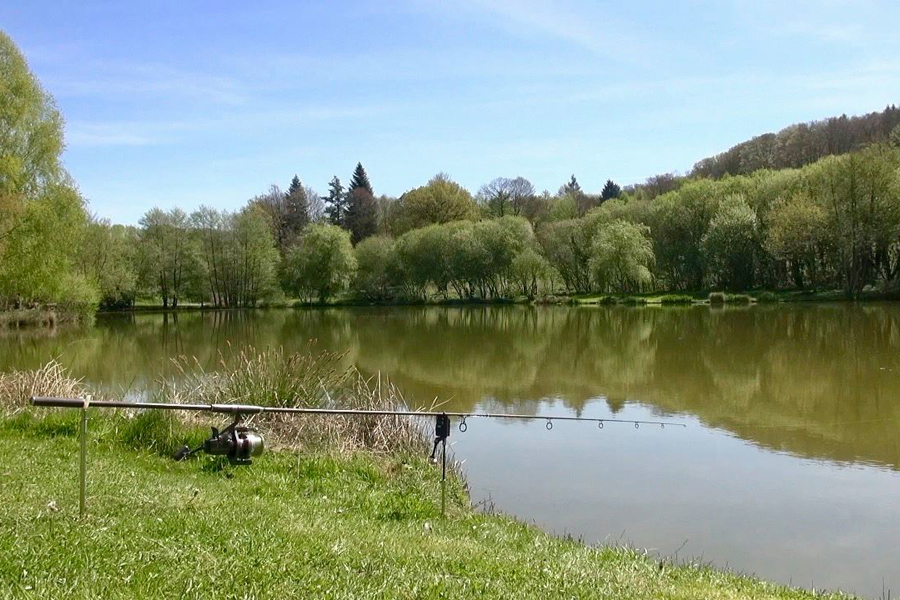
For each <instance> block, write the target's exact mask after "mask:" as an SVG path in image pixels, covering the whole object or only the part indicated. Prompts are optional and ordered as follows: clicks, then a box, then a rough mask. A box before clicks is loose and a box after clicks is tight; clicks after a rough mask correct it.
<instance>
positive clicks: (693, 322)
mask: <svg viewBox="0 0 900 600" xmlns="http://www.w3.org/2000/svg"><path fill="white" fill-rule="evenodd" d="M311 338H315V339H317V340H318V341H319V345H320V346H321V347H324V348H327V349H331V350H336V351H341V352H344V351H346V352H347V355H346V358H345V360H346V361H347V364H348V365H349V364H355V365H356V366H357V367H358V368H359V369H360V370H361V371H363V372H364V373H367V374H374V373H383V374H386V375H388V376H389V377H390V378H391V379H392V380H393V381H394V383H396V384H397V385H398V387H400V389H401V390H402V391H403V392H404V395H405V396H406V398H407V400H408V401H409V402H410V403H411V404H414V405H416V406H423V405H430V404H431V402H432V399H433V398H438V399H440V400H441V401H444V402H445V403H446V404H445V405H444V406H446V409H447V410H458V411H471V410H491V411H505V412H517V413H526V414H540V415H581V416H588V417H613V418H622V419H658V418H665V419H669V420H673V421H679V422H683V423H686V424H687V425H688V427H687V428H686V429H681V428H674V427H667V428H665V429H660V428H659V427H649V426H643V427H641V428H640V429H635V428H634V426H633V425H618V426H616V425H613V424H610V425H607V426H606V427H605V428H604V429H602V430H600V429H598V428H597V426H596V425H594V424H591V423H577V422H563V421H558V422H556V423H554V427H553V429H552V430H551V431H548V430H546V429H545V423H544V422H543V421H512V422H510V421H499V420H484V419H477V420H476V419H470V420H469V422H468V425H469V427H468V431H467V432H465V433H460V432H459V431H458V430H457V429H455V428H454V429H453V430H452V434H451V438H450V440H451V441H452V442H453V450H454V453H455V455H456V457H457V458H459V459H461V460H463V461H464V470H465V473H466V476H467V478H468V481H469V482H470V484H471V488H472V497H473V500H474V501H476V502H480V501H483V500H489V501H490V502H492V503H493V504H494V506H495V507H496V508H498V509H500V510H502V511H505V512H508V513H511V514H513V515H516V516H518V517H520V518H522V519H524V520H528V521H533V522H535V523H536V524H537V525H539V526H540V527H542V528H544V529H546V530H548V531H551V532H554V533H557V534H571V535H573V536H576V537H580V538H582V539H584V541H586V542H589V543H594V542H607V543H622V544H632V545H635V546H639V547H642V548H648V549H649V550H650V551H651V552H652V553H655V554H658V555H660V556H668V557H671V556H674V555H676V554H677V557H678V559H679V560H691V559H698V560H701V561H705V562H711V563H713V564H714V565H716V566H720V567H724V566H727V567H730V568H733V569H735V570H738V571H742V572H747V573H755V574H757V575H759V576H761V577H765V578H768V579H772V580H776V581H781V582H784V583H793V584H794V585H800V586H804V587H810V586H815V587H817V588H820V587H826V588H841V589H845V590H848V591H854V592H857V593H860V594H863V595H865V596H870V597H875V596H878V597H880V596H881V594H882V590H883V589H892V590H893V591H894V594H895V595H896V594H897V593H898V592H900V473H898V469H900V435H898V434H900V305H890V304H884V305H877V304H870V305H862V306H858V305H852V304H835V305H810V306H793V305H780V306H754V307H747V308H726V309H711V308H709V307H690V308H659V307H652V308H651V307H647V308H606V307H590V308H589V307H582V308H568V307H523V306H514V307H465V308H435V307H429V308H422V307H410V308H373V309H328V310H316V309H310V310H258V311H244V312H241V311H227V312H210V313H182V314H177V315H173V314H170V315H162V314H154V315H150V314H148V315H136V316H105V317H100V318H98V319H97V322H96V324H95V325H94V326H93V327H90V328H79V329H61V330H59V331H57V332H55V333H54V334H52V335H49V336H48V335H46V334H42V333H39V332H34V331H25V332H19V333H17V332H13V333H9V332H7V333H4V334H2V336H0V369H10V368H30V367H34V366H38V365H40V364H42V363H43V362H46V361H47V360H49V359H50V358H53V357H56V358H58V359H59V360H61V361H62V362H63V363H64V364H66V365H68V366H69V367H70V368H71V370H72V372H73V374H75V375H77V376H83V377H84V378H85V379H86V380H87V381H89V382H91V383H95V384H99V385H102V386H105V387H107V388H108V389H113V390H117V391H120V392H121V393H123V394H129V395H134V394H136V393H139V392H140V390H141V389H143V388H145V387H146V386H147V385H148V383H149V382H152V381H153V380H154V379H155V378H158V377H162V376H167V375H170V374H171V373H172V369H171V365H170V359H172V358H173V357H178V356H196V357H197V359H198V360H199V361H200V362H201V364H203V365H204V366H205V367H207V368H215V365H216V362H217V358H218V353H219V352H222V351H226V352H227V351H228V348H229V345H230V346H239V345H242V344H252V345H255V346H256V347H259V348H262V347H265V346H275V345H279V346H284V347H285V348H288V349H298V350H299V349H302V348H303V347H305V346H306V344H307V342H308V340H309V339H311Z"/></svg>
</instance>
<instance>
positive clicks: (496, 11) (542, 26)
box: [431, 0, 673, 66]
mask: <svg viewBox="0 0 900 600" xmlns="http://www.w3.org/2000/svg"><path fill="white" fill-rule="evenodd" d="M431 6H432V7H433V8H434V9H437V10H441V9H445V7H452V10H454V11H458V10H459V9H464V10H467V11H468V12H470V13H473V12H474V13H476V14H479V15H481V16H484V15H488V16H489V17H491V20H490V23H491V24H492V25H493V26H495V27H499V28H502V29H504V30H505V31H507V32H509V33H511V34H513V35H519V36H522V37H526V38H527V37H529V36H532V35H535V34H538V35H542V36H544V37H549V38H551V39H555V40H558V41H562V42H565V43H567V44H570V45H573V46H576V47H579V48H581V49H583V50H587V51H588V52H590V53H591V54H594V55H596V56H602V57H605V58H608V59H611V60H613V61H615V62H625V63H631V64H640V65H642V66H649V65H651V64H653V61H654V60H656V59H658V58H660V57H661V56H663V54H662V53H661V50H662V48H659V47H657V45H656V44H655V43H653V42H652V41H650V40H652V36H650V35H645V34H644V33H643V32H640V31H638V29H637V28H636V27H635V26H634V25H632V24H630V23H626V22H624V21H622V20H621V19H618V18H615V17H613V16H612V15H610V14H608V13H605V12H601V11H599V10H597V8H596V5H594V4H588V5H578V6H576V5H574V4H573V3H571V2H569V3H564V2H561V1H555V2H554V1H550V0H459V1H458V2H454V3H452V4H447V5H445V4H443V3H440V2H436V3H434V4H432V5H431ZM448 10H449V9H448ZM601 23H602V24H603V26H602V27H598V24H601ZM672 50H673V48H671V47H670V48H668V49H667V52H669V53H671V51H672Z"/></svg>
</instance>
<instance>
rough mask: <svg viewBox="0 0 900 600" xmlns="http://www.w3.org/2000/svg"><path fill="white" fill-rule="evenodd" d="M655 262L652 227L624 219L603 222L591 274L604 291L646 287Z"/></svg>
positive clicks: (593, 254)
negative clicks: (651, 236) (651, 235)
mask: <svg viewBox="0 0 900 600" xmlns="http://www.w3.org/2000/svg"><path fill="white" fill-rule="evenodd" d="M655 262H656V259H655V257H654V255H653V243H652V241H651V240H650V230H649V229H648V228H647V227H646V226H643V225H635V224H634V223H629V222H627V221H622V220H616V221H613V222H612V223H608V224H602V225H601V226H600V228H599V231H597V234H596V236H595V237H594V240H593V242H592V244H591V256H590V268H591V273H592V274H593V277H594V281H595V282H596V283H595V287H596V288H597V289H599V290H601V291H606V292H609V291H624V292H637V291H642V290H644V289H646V288H647V287H648V286H649V285H650V283H651V281H652V280H653V275H652V273H651V271H650V270H651V269H652V268H653V265H654V263H655Z"/></svg>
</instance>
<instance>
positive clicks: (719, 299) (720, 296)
mask: <svg viewBox="0 0 900 600" xmlns="http://www.w3.org/2000/svg"><path fill="white" fill-rule="evenodd" d="M725 299H726V298H725V292H712V293H711V294H710V295H709V303H710V304H713V305H718V304H725Z"/></svg>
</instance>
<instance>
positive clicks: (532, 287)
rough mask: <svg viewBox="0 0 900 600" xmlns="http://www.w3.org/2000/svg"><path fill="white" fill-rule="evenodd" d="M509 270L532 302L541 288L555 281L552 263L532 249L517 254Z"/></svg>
mask: <svg viewBox="0 0 900 600" xmlns="http://www.w3.org/2000/svg"><path fill="white" fill-rule="evenodd" d="M509 268H510V275H511V277H512V279H513V281H514V282H515V283H516V284H517V285H518V286H519V289H520V290H521V292H522V295H523V296H527V297H528V298H529V299H532V300H533V299H534V298H535V297H536V296H537V295H538V291H539V289H540V286H541V285H542V284H543V283H544V282H547V281H550V280H552V279H553V269H552V268H551V267H550V263H548V262H547V259H545V258H544V257H543V256H541V255H540V254H539V253H538V252H537V250H536V249H534V248H531V247H529V248H526V249H525V250H524V251H523V252H521V253H519V254H517V255H516V257H515V258H513V260H512V263H511V264H510V267H509Z"/></svg>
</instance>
